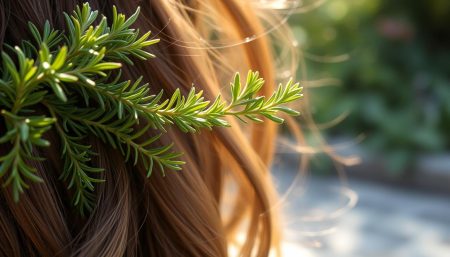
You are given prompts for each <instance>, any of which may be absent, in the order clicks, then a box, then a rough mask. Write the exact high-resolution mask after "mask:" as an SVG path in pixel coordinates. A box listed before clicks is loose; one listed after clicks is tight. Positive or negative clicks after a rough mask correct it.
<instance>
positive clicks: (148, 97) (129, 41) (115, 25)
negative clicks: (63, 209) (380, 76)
mask: <svg viewBox="0 0 450 257" xmlns="http://www.w3.org/2000/svg"><path fill="white" fill-rule="evenodd" d="M138 15H139V9H138V10H137V11H136V12H135V13H134V14H133V15H131V16H130V17H129V18H126V17H125V16H124V15H123V14H120V13H118V12H117V10H116V8H115V7H113V16H112V22H111V23H110V24H108V20H107V18H106V17H104V16H103V17H101V18H100V19H99V18H98V12H97V11H93V10H91V8H90V7H89V4H87V3H85V4H84V5H83V6H81V7H77V8H76V10H75V11H74V12H73V13H72V15H69V14H65V21H66V26H67V29H66V33H65V34H63V33H62V32H59V31H56V30H54V29H52V28H51V26H50V24H49V23H48V22H46V23H45V25H44V28H43V29H42V30H39V29H38V28H37V27H36V26H35V25H33V24H31V23H30V24H29V28H30V31H31V33H32V35H33V37H34V42H32V41H23V43H22V44H21V46H15V47H9V48H10V51H9V52H10V54H8V53H6V52H2V64H3V65H2V67H1V68H0V71H1V78H0V109H1V111H0V115H1V116H0V117H2V118H3V123H4V124H5V128H6V130H5V132H4V134H1V135H0V145H1V147H7V148H8V149H9V152H7V154H6V155H3V156H0V177H6V178H5V180H4V184H3V186H11V190H12V192H13V196H14V199H15V200H16V201H17V200H19V196H20V193H22V192H23V191H24V189H25V188H27V187H28V184H29V182H30V181H31V182H40V181H42V179H41V178H40V177H39V176H38V175H37V174H36V168H34V167H33V166H32V165H31V163H30V161H42V160H45V158H41V157H37V156H36V154H37V151H36V148H38V147H48V146H49V145H50V142H48V141H47V140H45V139H44V137H43V136H44V134H45V132H46V131H48V130H50V129H54V131H55V132H56V133H57V134H58V135H59V137H60V140H61V157H62V161H63V165H64V168H63V170H62V172H61V176H60V179H62V180H64V181H65V182H66V183H67V187H68V189H69V190H73V195H74V197H73V204H74V205H75V206H77V207H78V208H79V210H80V211H81V213H85V212H86V211H88V212H89V211H91V210H92V209H93V208H94V207H95V193H94V191H95V184H96V183H99V182H102V180H101V179H99V176H98V173H100V172H103V169H102V168H100V167H95V166H94V165H93V163H92V158H93V156H95V155H96V154H97V153H95V152H94V150H93V149H92V147H91V146H90V145H89V144H87V143H86V142H87V140H86V137H87V136H88V135H93V136H95V137H97V138H99V139H100V140H102V141H103V142H105V143H107V144H109V145H111V146H112V147H113V148H116V149H118V150H119V151H120V152H121V153H122V154H123V155H124V157H125V160H126V161H127V162H131V163H132V164H134V165H137V164H138V163H141V164H142V165H143V166H144V167H145V168H146V169H147V174H148V176H150V175H151V174H152V171H153V170H154V168H155V167H158V169H159V170H160V171H161V172H164V171H165V170H166V169H170V170H180V169H181V166H182V165H183V163H184V162H183V161H181V160H180V156H181V153H177V152H173V151H172V145H171V144H170V145H163V146H161V145H160V144H158V143H160V142H159V141H158V140H159V138H160V135H161V134H157V135H156V136H153V137H151V138H145V134H146V133H145V132H147V131H148V130H150V129H153V130H159V131H160V133H164V132H165V131H166V130H165V128H166V127H167V126H171V125H175V126H176V127H178V128H179V129H180V130H182V131H184V132H196V131H198V130H200V129H202V128H208V129H212V128H213V127H215V126H221V127H226V126H229V123H228V122H227V120H225V117H226V116H234V117H237V118H239V119H241V120H243V121H246V120H252V121H256V122H262V119H261V118H262V117H266V118H268V119H271V120H273V121H275V122H278V123H282V122H283V119H282V118H280V117H279V116H277V114H278V112H280V111H281V112H284V113H286V114H288V115H298V112H297V111H294V110H292V109H290V108H288V107H286V106H285V105H284V104H286V103H289V102H292V101H294V100H297V99H298V98H300V97H301V96H302V94H301V91H302V88H301V87H300V86H299V84H298V83H295V84H294V83H293V82H292V81H290V82H288V83H287V84H286V85H284V86H283V85H280V86H279V87H278V88H277V89H276V90H275V92H274V93H273V94H272V95H271V96H269V97H266V96H258V92H259V91H260V89H261V88H262V86H263V84H264V80H263V79H262V78H260V77H259V75H258V73H257V72H252V71H250V72H249V73H248V75H247V80H246V82H245V84H241V83H242V82H241V79H240V76H239V74H236V76H235V78H234V81H233V82H232V83H231V94H230V95H231V100H230V101H229V102H227V101H225V100H224V99H223V97H221V96H220V95H218V96H217V97H216V98H215V99H214V100H213V101H211V102H210V101H208V100H206V99H205V98H204V97H203V96H202V91H197V90H196V89H195V88H192V90H191V91H190V92H189V94H188V95H187V96H184V95H182V94H181V92H180V90H176V91H175V92H174V93H173V95H172V96H171V97H170V98H169V99H163V92H162V91H160V92H159V93H158V94H156V95H152V94H150V92H149V91H150V90H149V86H148V85H147V84H144V83H142V78H139V79H137V80H136V81H134V82H132V81H122V80H121V79H120V75H118V76H116V77H115V79H112V78H110V77H111V71H112V70H116V71H118V72H119V74H120V68H121V62H125V63H127V64H133V62H132V58H140V59H144V60H145V59H148V58H151V57H154V56H153V55H152V54H151V53H149V52H147V50H146V49H145V48H146V47H148V46H151V45H152V44H155V43H157V42H158V40H157V39H149V37H150V32H148V33H146V34H144V35H142V36H139V31H138V30H135V29H132V28H130V26H131V25H132V24H133V23H134V22H135V21H136V19H137V18H138ZM98 20H99V21H98ZM96 21H98V22H97V25H95V26H94V25H93V24H94V22H96ZM38 105H40V106H43V107H45V109H47V112H48V113H49V115H48V117H47V116H45V115H38V114H36V107H37V106H38ZM40 109H42V108H40Z"/></svg>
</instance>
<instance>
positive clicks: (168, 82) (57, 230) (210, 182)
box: [0, 0, 279, 257]
mask: <svg viewBox="0 0 450 257" xmlns="http://www.w3.org/2000/svg"><path fill="white" fill-rule="evenodd" d="M89 2H90V4H91V6H92V7H93V8H94V9H98V10H99V11H100V12H101V13H103V14H105V15H106V16H109V15H110V14H111V10H112V5H116V6H117V7H118V9H119V10H120V11H121V12H124V13H125V14H128V15H129V14H131V13H132V12H133V11H134V10H135V9H136V8H137V6H138V5H140V6H141V15H140V17H139V19H138V21H137V23H136V24H135V27H137V28H139V29H140V30H141V31H149V30H151V31H153V32H156V33H158V34H157V37H158V38H160V39H161V42H160V43H159V44H157V45H156V46H154V47H153V46H152V48H151V50H150V51H151V52H152V53H154V54H155V55H156V56H157V58H155V59H152V60H150V61H146V62H136V63H135V66H133V67H125V76H126V78H130V79H133V78H137V76H138V75H143V76H144V80H146V81H148V82H149V84H150V86H151V87H152V90H154V92H156V91H157V90H160V89H161V88H162V89H164V90H165V91H166V92H167V94H168V95H169V94H170V93H172V92H173V91H174V90H175V89H176V88H180V89H181V90H182V91H183V92H184V93H186V92H187V90H189V88H190V87H191V84H192V83H194V84H195V85H196V86H197V87H201V89H203V90H204V91H205V94H206V96H207V97H208V96H209V97H212V96H214V95H216V94H217V93H218V92H219V91H220V90H221V88H220V86H223V85H226V83H225V79H227V80H228V79H229V78H231V75H232V72H235V71H236V69H237V70H240V71H244V70H246V69H253V70H258V71H259V72H260V74H261V76H262V77H264V78H265V80H266V84H265V87H264V89H263V94H268V93H269V92H271V91H272V90H273V88H274V83H275V77H274V68H273V65H272V56H271V50H270V45H269V42H268V40H267V38H265V37H264V36H261V37H258V38H256V39H255V40H252V41H251V42H249V43H247V44H242V45H238V46H236V47H235V48H233V50H232V51H229V50H223V51H219V50H214V49H213V48H211V45H209V44H208V43H207V40H201V39H200V38H203V39H208V38H209V37H212V35H211V34H212V30H213V27H214V24H220V29H221V32H222V34H221V37H222V38H225V39H227V40H242V39H244V38H246V37H252V36H254V35H261V34H262V32H263V27H262V25H261V23H260V22H259V21H258V19H256V13H255V12H254V10H253V9H252V8H250V7H249V6H248V5H249V3H248V2H251V1H242V0H227V1H219V0H209V1H206V0H141V1H119V0H104V1H99V0H95V1H89ZM80 3H81V1H76V0H72V1H59V0H0V45H3V44H4V43H8V44H10V45H15V44H19V42H20V41H21V40H23V39H29V38H30V37H31V36H30V33H29V32H28V30H27V22H28V21H31V22H33V23H35V24H37V25H38V27H42V26H43V23H44V22H45V20H47V19H48V20H49V21H50V23H51V24H52V25H53V26H54V27H56V28H57V29H62V30H63V29H64V22H63V15H62V14H63V12H64V11H65V12H71V11H72V10H73V9H74V7H75V6H76V5H77V4H80ZM206 15H207V16H208V22H204V21H205V17H206ZM230 58H239V59H238V60H236V61H234V60H232V59H230ZM229 67H233V68H229ZM224 93H225V92H224ZM1 126H3V125H2V124H0V131H4V128H2V127H1ZM244 131H246V132H245V133H244ZM151 133H152V131H149V132H148V136H151ZM275 134H276V127H275V125H274V124H273V123H270V122H265V123H263V124H259V125H252V126H251V127H250V126H247V125H246V129H245V130H244V129H242V128H241V127H240V126H239V125H238V124H237V123H235V122H233V127H232V128H229V129H216V130H214V131H213V132H209V131H202V132H201V133H199V134H194V135H191V134H184V133H182V132H180V131H178V130H176V129H173V130H169V131H168V133H167V134H166V135H165V136H164V137H163V138H162V140H163V141H168V142H169V141H174V142H175V144H176V147H177V150H178V151H182V152H184V153H185V154H184V156H183V158H184V160H185V161H186V162H187V165H185V166H184V167H183V171H181V172H172V171H168V172H166V175H165V177H163V176H162V175H161V174H159V173H158V172H154V174H153V175H152V176H151V177H150V178H149V179H147V178H146V176H145V170H144V169H143V168H142V167H132V166H129V165H127V164H126V163H125V162H124V160H123V158H122V156H121V155H120V153H118V152H117V151H116V150H114V149H111V148H108V147H106V146H105V145H104V144H103V143H102V142H101V141H100V140H98V139H97V138H93V137H91V138H89V140H90V143H91V144H92V145H93V147H94V148H95V150H96V151H97V152H99V155H98V156H97V157H96V159H95V160H93V162H95V165H98V166H100V167H104V168H105V172H104V174H103V175H102V176H104V179H105V181H106V182H105V183H102V184H100V185H99V186H98V187H97V188H96V195H97V206H96V208H95V210H94V211H93V212H92V213H91V214H90V215H89V217H85V218H83V217H80V216H79V214H78V213H77V212H76V211H74V210H73V207H72V206H71V201H70V199H71V198H70V197H71V196H70V195H69V194H70V192H68V191H67V190H66V189H65V187H66V185H64V184H63V182H61V181H60V180H58V177H59V174H60V173H61V172H60V170H61V169H62V163H61V162H60V159H59V156H58V153H59V147H60V146H59V140H58V138H57V137H56V135H55V134H54V133H52V131H50V132H49V133H47V135H46V136H47V138H49V140H50V141H51V142H52V145H51V147H50V148H48V149H45V150H43V151H42V152H41V153H40V154H41V155H42V156H45V157H46V158H47V159H48V160H47V161H46V162H41V163H33V165H34V166H35V167H36V168H37V170H38V174H39V175H40V176H41V177H42V178H43V179H44V183H39V184H33V185H32V186H31V187H30V189H29V190H27V191H26V193H25V194H24V195H22V197H21V200H20V202H19V203H15V202H14V201H13V200H12V195H11V192H10V191H9V190H8V189H5V188H3V189H2V193H1V194H0V255H2V256H9V257H19V256H83V257H84V256H96V257H97V256H167V257H169V256H170V257H173V256H202V257H204V256H215V257H216V256H228V252H227V251H228V246H229V245H230V244H233V243H234V242H235V240H236V234H237V231H244V234H245V241H244V243H243V244H242V245H239V250H240V256H268V255H269V252H270V251H272V250H273V249H274V248H276V247H277V245H278V243H279V235H278V229H279V228H278V225H277V217H276V215H275V214H276V211H274V210H272V209H271V206H272V205H273V203H274V200H275V198H276V196H275V195H276V194H275V190H274V188H273V184H272V181H271V177H270V174H269V173H268V172H267V171H268V166H269V165H270V163H271V159H272V155H273V146H274V137H275ZM5 152H6V149H0V154H4V153H5ZM229 184H232V186H225V185H229ZM230 188H231V189H230ZM225 202H226V206H227V208H226V209H225V208H223V206H224V203H225ZM227 210H231V211H227Z"/></svg>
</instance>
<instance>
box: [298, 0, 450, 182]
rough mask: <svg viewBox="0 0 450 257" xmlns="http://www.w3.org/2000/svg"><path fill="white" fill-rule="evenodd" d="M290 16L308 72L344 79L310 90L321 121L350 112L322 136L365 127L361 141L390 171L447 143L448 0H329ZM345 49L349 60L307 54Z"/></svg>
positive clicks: (407, 166) (449, 102) (449, 111)
mask: <svg viewBox="0 0 450 257" xmlns="http://www.w3.org/2000/svg"><path fill="white" fill-rule="evenodd" d="M290 23H291V26H292V28H293V31H294V33H295V37H296V39H297V40H298V41H299V43H300V47H301V49H302V51H304V52H305V56H306V66H307V69H308V74H309V79H319V78H329V77H334V78H338V79H341V80H342V86H340V87H335V86H329V87H322V88H317V89H312V101H311V103H312V105H313V106H312V110H313V111H314V116H315V118H316V120H317V121H318V122H319V123H321V122H327V121H330V120H332V119H334V118H336V117H337V116H339V115H340V114H342V113H345V112H347V111H349V112H350V114H349V116H348V117H347V118H346V119H345V120H344V121H343V122H341V123H340V124H339V125H337V126H334V127H332V128H331V129H328V130H326V131H325V132H326V135H328V136H334V137H335V136H342V135H346V136H352V137H354V136H356V135H358V134H360V133H364V134H365V135H366V136H367V137H366V139H365V140H364V141H363V142H362V146H363V147H364V148H365V149H366V150H368V151H369V152H370V153H371V154H375V156H379V157H382V158H383V159H385V160H386V164H387V167H388V169H389V170H390V171H391V172H392V173H391V174H393V175H400V174H404V172H405V171H406V170H413V169H411V168H413V167H414V163H415V160H416V157H417V156H418V155H419V154H422V153H435V152H439V151H444V150H448V149H449V147H450V136H449V133H448V131H449V128H450V78H449V77H450V29H449V26H448V25H449V24H450V1H447V0H430V1H424V0H421V1H407V0H398V1H388V0H354V1H345V0H330V1H327V2H325V4H323V5H322V6H321V7H320V8H318V9H316V10H314V11H311V12H308V13H302V14H295V15H293V16H292V17H291V19H290ZM342 54H344V57H345V54H348V57H349V58H348V60H346V61H343V62H336V63H321V62H317V61H316V60H314V58H311V55H313V56H312V57H314V55H320V56H339V55H342ZM308 57H310V58H308ZM298 76H299V78H302V76H301V74H298Z"/></svg>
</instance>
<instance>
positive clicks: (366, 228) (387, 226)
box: [274, 165, 450, 257]
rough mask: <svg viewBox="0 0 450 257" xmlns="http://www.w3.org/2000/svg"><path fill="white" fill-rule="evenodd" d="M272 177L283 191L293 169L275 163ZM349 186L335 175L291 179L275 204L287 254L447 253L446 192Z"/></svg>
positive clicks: (449, 202) (384, 256)
mask: <svg viewBox="0 0 450 257" xmlns="http://www.w3.org/2000/svg"><path fill="white" fill-rule="evenodd" d="M274 175H275V178H276V181H277V184H278V189H279V192H280V194H281V195H283V194H284V193H285V192H286V190H287V188H288V187H289V185H292V183H293V181H294V178H295V173H294V172H293V171H292V169H287V168H286V167H282V165H278V167H275V171H274ZM349 188H350V189H351V190H346V189H345V187H344V185H343V184H342V183H341V181H340V180H339V179H338V177H335V176H328V177H308V178H306V179H305V178H303V179H299V181H297V182H295V184H294V185H293V186H292V188H291V189H292V190H291V191H290V192H289V194H288V195H287V198H286V201H283V202H281V203H280V206H282V207H283V208H284V209H283V210H284V213H286V214H287V215H286V217H284V219H283V221H284V223H285V227H286V230H287V239H286V243H285V246H284V252H285V254H286V257H297V256H299V257H319V256H320V257H448V256H450V196H449V195H436V194H431V193H428V192H425V191H417V190H413V189H408V188H400V187H394V186H389V185H386V184H380V183H375V182H369V181H364V180H356V179H351V180H350V181H349ZM356 197H357V198H358V201H357V204H356V206H354V207H353V208H350V209H348V208H347V207H351V206H348V205H349V204H350V205H352V202H353V201H354V200H356ZM346 206H347V207H346Z"/></svg>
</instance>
